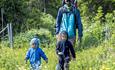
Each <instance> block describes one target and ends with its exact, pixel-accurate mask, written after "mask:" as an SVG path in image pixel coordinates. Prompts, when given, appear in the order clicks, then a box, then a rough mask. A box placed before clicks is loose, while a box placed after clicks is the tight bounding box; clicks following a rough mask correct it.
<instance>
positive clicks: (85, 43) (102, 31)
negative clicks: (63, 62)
mask: <svg viewBox="0 0 115 70" xmlns="http://www.w3.org/2000/svg"><path fill="white" fill-rule="evenodd" d="M114 2H115V0H111V1H109V0H103V1H102V0H95V1H93V0H89V1H85V0H78V8H79V10H80V13H81V18H82V23H83V29H84V31H83V38H82V43H81V47H78V43H77V40H76V47H77V48H76V57H77V58H76V61H71V63H70V70H114V69H115V10H114V7H115V5H114V4H113V3H114ZM44 5H45V6H44ZM60 6H61V0H60V1H58V0H48V2H47V3H44V2H43V0H18V1H17V0H0V8H4V11H5V12H4V27H5V26H6V24H7V23H10V22H12V24H13V33H14V34H13V35H14V48H13V49H11V48H9V42H8V39H7V37H5V39H4V40H0V70H29V62H28V64H25V63H24V58H25V54H26V51H27V49H28V48H29V47H30V46H29V41H30V40H31V38H32V37H33V36H34V34H35V33H38V34H39V38H40V40H41V46H40V47H41V48H43V50H44V51H45V52H46V55H47V56H48V58H49V62H48V64H46V63H45V62H44V61H43V60H42V62H43V64H42V70H54V69H55V66H56V64H57V62H58V61H57V56H56V54H55V44H56V39H55V34H54V33H55V30H54V26H55V21H56V20H55V18H56V15H57V10H58V8H59V7H60ZM44 8H46V11H43V9H44ZM0 17H1V16H0ZM0 22H1V20H0ZM1 27H2V25H1V24H0V30H1ZM4 35H5V36H7V34H6V33H5V34H4ZM0 36H1V34H0Z"/></svg>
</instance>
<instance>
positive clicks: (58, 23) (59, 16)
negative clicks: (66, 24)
mask: <svg viewBox="0 0 115 70" xmlns="http://www.w3.org/2000/svg"><path fill="white" fill-rule="evenodd" d="M61 20H62V8H59V11H58V14H57V18H56V34H58V33H59V30H60V24H61Z"/></svg>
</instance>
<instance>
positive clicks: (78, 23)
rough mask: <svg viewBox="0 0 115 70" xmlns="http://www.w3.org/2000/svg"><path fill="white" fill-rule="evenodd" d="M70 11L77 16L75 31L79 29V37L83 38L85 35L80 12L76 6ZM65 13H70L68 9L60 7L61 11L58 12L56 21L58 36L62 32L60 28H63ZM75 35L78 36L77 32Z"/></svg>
mask: <svg viewBox="0 0 115 70" xmlns="http://www.w3.org/2000/svg"><path fill="white" fill-rule="evenodd" d="M70 11H74V14H75V17H76V18H75V26H76V28H75V29H77V28H78V36H79V37H82V36H83V34H82V31H83V29H82V28H83V26H82V23H81V18H80V12H79V10H78V9H77V8H75V7H74V6H72V7H71V10H70ZM64 12H68V11H67V8H66V7H65V6H62V7H60V8H59V11H58V15H57V19H56V34H58V33H59V31H60V26H61V22H62V16H63V13H64ZM74 34H76V31H75V33H74Z"/></svg>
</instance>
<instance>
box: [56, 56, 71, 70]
mask: <svg viewBox="0 0 115 70" xmlns="http://www.w3.org/2000/svg"><path fill="white" fill-rule="evenodd" d="M69 61H70V60H69V58H67V59H66V58H63V57H59V63H58V66H57V69H56V70H69Z"/></svg>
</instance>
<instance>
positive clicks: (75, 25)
mask: <svg viewBox="0 0 115 70" xmlns="http://www.w3.org/2000/svg"><path fill="white" fill-rule="evenodd" d="M76 29H78V41H79V42H81V38H82V36H83V34H82V31H83V29H82V23H81V18H80V12H79V10H78V9H77V8H76V7H75V6H74V5H73V4H72V2H71V0H64V5H63V6H62V7H60V8H59V10H58V15H57V19H56V38H57V42H58V41H59V40H60V39H61V38H60V33H61V32H62V31H66V32H67V33H68V40H69V41H70V42H71V43H72V45H73V46H75V41H76Z"/></svg>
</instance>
